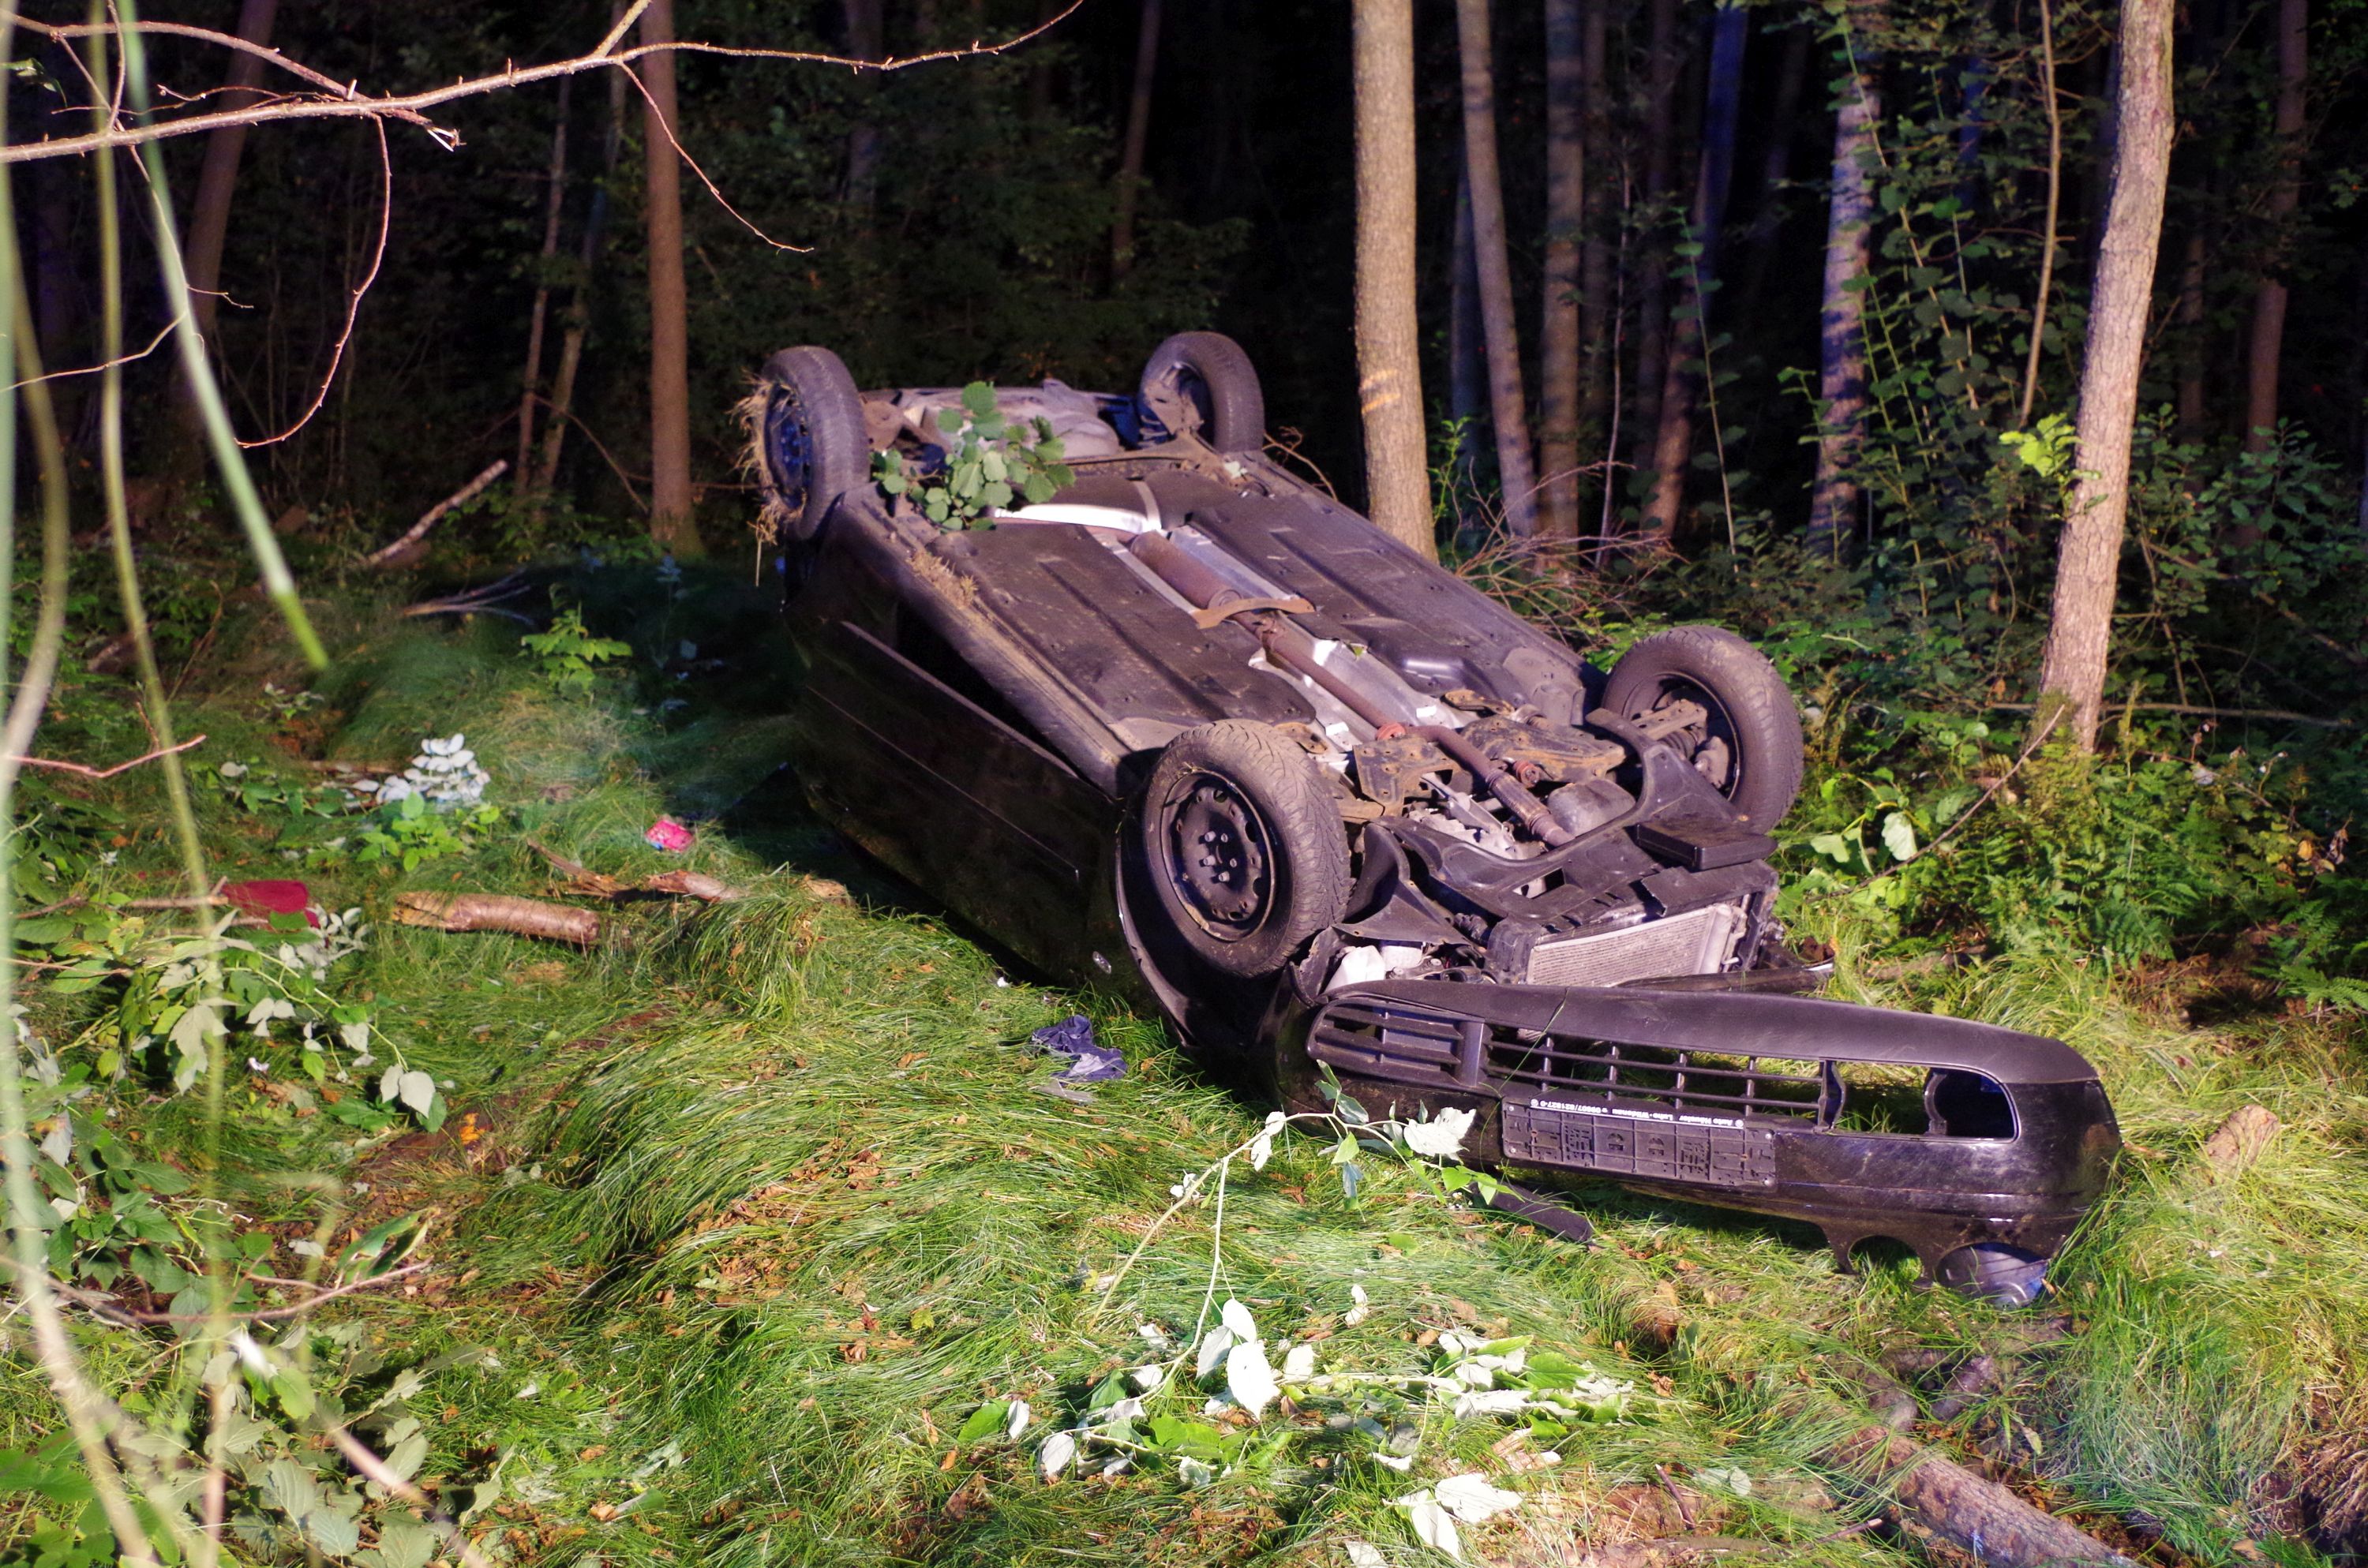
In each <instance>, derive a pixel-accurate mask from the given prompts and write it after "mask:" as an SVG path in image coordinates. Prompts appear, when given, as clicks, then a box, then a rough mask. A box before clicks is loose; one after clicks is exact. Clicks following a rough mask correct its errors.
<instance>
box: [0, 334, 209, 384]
mask: <svg viewBox="0 0 2368 1568" xmlns="http://www.w3.org/2000/svg"><path fill="white" fill-rule="evenodd" d="M180 324H181V318H180V317H179V316H175V317H174V318H173V319H172V320H171V321H168V322H166V323H165V324H164V325H163V326H162V327H160V328H158V329H157V333H156V335H155V336H154V337H152V338H150V339H149V340H148V347H145V348H142V350H140V352H139V353H137V354H119V355H117V356H116V357H115V358H112V359H108V360H104V361H102V362H100V363H98V364H96V365H77V366H75V367H74V369H71V370H51V371H49V372H47V373H45V374H43V375H40V376H38V377H35V378H34V380H36V381H68V380H71V379H72V378H74V377H75V376H97V375H102V374H104V373H106V372H107V371H108V370H120V369H122V368H123V367H124V366H126V365H129V364H131V363H133V362H134V361H136V360H141V359H145V358H148V356H150V355H151V354H154V353H155V352H156V350H158V349H159V348H162V347H165V339H166V338H168V337H170V336H172V335H173V329H174V328H175V327H177V326H179V325H180ZM32 384H33V382H32V381H15V382H12V383H10V385H9V386H8V388H7V390H8V391H10V392H18V391H21V390H22V389H24V388H26V387H28V386H31V385H32Z"/></svg>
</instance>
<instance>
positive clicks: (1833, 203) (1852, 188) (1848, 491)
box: [1809, 41, 1881, 556]
mask: <svg viewBox="0 0 2368 1568" xmlns="http://www.w3.org/2000/svg"><path fill="white" fill-rule="evenodd" d="M1860 50H1861V51H1860V52H1857V53H1856V54H1855V60H1856V68H1855V69H1853V70H1852V71H1851V73H1850V78H1849V80H1848V81H1847V82H1845V83H1844V85H1843V87H1842V101H1841V106H1840V108H1839V110H1838V112H1837V113H1836V114H1835V116H1834V176H1833V194H1832V196H1831V197H1830V198H1829V199H1828V200H1827V209H1826V280H1825V303H1824V307H1823V309H1822V310H1821V311H1820V312H1818V374H1817V398H1818V406H1819V410H1820V416H1819V421H1818V423H1819V426H1820V427H1821V431H1822V434H1821V435H1820V436H1819V437H1818V440H1817V475H1816V481H1815V483H1814V487H1813V489H1812V490H1811V492H1810V495H1809V543H1810V546H1811V548H1812V549H1815V550H1817V551H1823V552H1825V553H1827V554H1832V555H1837V556H1839V554H1840V553H1841V551H1842V541H1843V540H1846V539H1848V538H1849V537H1850V533H1851V532H1852V530H1853V529H1854V528H1856V526H1857V519H1858V512H1859V487H1858V481H1857V480H1856V479H1854V478H1852V477H1851V474H1850V466H1851V464H1852V462H1853V461H1854V460H1856V459H1857V456H1858V449H1859V443H1860V441H1861V438H1862V437H1864V434H1865V430H1866V294H1865V285H1866V277H1867V267H1868V261H1869V252H1868V238H1867V231H1868V229H1869V227H1870V226H1871V225H1872V223H1873V219H1874V178H1873V169H1872V167H1871V165H1873V161H1874V128H1875V121H1876V119H1877V117H1878V116H1879V115H1880V113H1881V104H1880V102H1879V99H1878V97H1877V93H1878V89H1877V87H1876V85H1875V82H1874V78H1873V70H1872V62H1871V61H1870V60H1869V59H1868V58H1867V56H1866V55H1865V54H1864V53H1863V52H1862V50H1863V42H1862V41H1861V42H1860Z"/></svg>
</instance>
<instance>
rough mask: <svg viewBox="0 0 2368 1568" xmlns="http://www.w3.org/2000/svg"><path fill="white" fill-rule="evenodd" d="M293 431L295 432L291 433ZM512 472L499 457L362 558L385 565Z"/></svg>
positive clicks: (507, 460)
mask: <svg viewBox="0 0 2368 1568" xmlns="http://www.w3.org/2000/svg"><path fill="white" fill-rule="evenodd" d="M290 433H291V434H292V433H293V432H290ZM509 471H510V460H509V459H507V458H496V459H495V460H494V461H493V462H492V464H491V465H489V466H488V467H487V468H486V469H485V471H484V472H483V473H480V474H479V475H477V477H476V478H474V479H472V480H471V481H469V483H466V484H464V485H462V486H461V488H460V489H458V490H455V491H454V492H452V494H450V495H447V496H446V497H444V499H442V500H441V501H438V502H437V503H436V505H434V506H430V507H428V508H427V511H425V512H423V513H421V514H420V516H419V520H418V521H417V522H416V523H414V524H412V525H411V527H410V528H407V529H405V530H404V534H403V537H402V538H401V539H398V540H395V541H394V542H393V544H390V545H388V546H386V547H385V548H384V549H383V550H374V551H370V553H369V554H368V555H365V556H363V557H362V564H363V565H365V566H384V565H386V564H388V563H389V562H393V560H394V559H395V558H396V557H398V556H400V555H402V554H403V553H404V551H407V550H409V549H410V548H411V547H412V546H413V545H415V544H417V543H418V542H419V541H420V540H423V539H426V538H427V530H428V529H430V528H434V527H435V526H436V525H437V524H438V523H440V522H442V521H443V520H444V517H445V515H446V514H447V513H449V512H450V511H452V510H453V509H454V508H455V507H459V506H467V505H468V504H469V503H470V502H472V501H474V500H475V499H476V498H477V497H478V496H480V495H482V494H484V492H485V487H486V486H487V485H489V484H491V483H493V482H494V481H495V480H497V479H499V478H500V477H501V476H502V475H504V474H506V473H507V472H509Z"/></svg>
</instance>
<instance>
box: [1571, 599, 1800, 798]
mask: <svg viewBox="0 0 2368 1568" xmlns="http://www.w3.org/2000/svg"><path fill="white" fill-rule="evenodd" d="M1678 702H1691V703H1694V704H1696V705H1698V706H1699V707H1700V708H1701V709H1702V712H1703V717H1702V719H1701V720H1700V721H1698V722H1695V723H1692V724H1689V725H1688V726H1686V727H1685V728H1684V729H1682V730H1679V731H1678V732H1677V733H1674V734H1672V735H1671V736H1670V737H1669V739H1670V741H1671V743H1672V744H1675V745H1676V746H1677V747H1678V748H1679V750H1680V751H1682V752H1684V753H1686V754H1687V756H1690V757H1691V758H1692V760H1693V765H1694V767H1695V769H1696V771H1698V772H1700V773H1701V774H1702V777H1703V778H1707V779H1709V780H1710V782H1711V784H1712V785H1713V787H1714V788H1716V790H1718V792H1719V793H1720V794H1722V795H1724V796H1725V797H1726V798H1727V800H1728V801H1730V802H1732V803H1733V804H1734V806H1735V809H1736V813H1737V814H1738V815H1740V816H1742V817H1743V818H1744V819H1745V820H1746V821H1748V822H1749V823H1750V824H1751V825H1752V826H1753V827H1756V828H1758V829H1759V831H1761V832H1762V833H1765V832H1767V831H1769V830H1770V829H1771V828H1773V827H1774V826H1775V825H1776V824H1778V823H1779V822H1781V821H1782V820H1783V816H1784V813H1785V812H1788V811H1790V810H1792V808H1793V797H1794V796H1796V795H1798V794H1799V793H1800V792H1801V766H1802V764H1801V714H1800V710H1798V709H1796V708H1794V707H1793V694H1792V693H1791V692H1790V691H1787V690H1786V689H1785V688H1784V680H1783V677H1782V676H1779V675H1778V674H1777V673H1776V666H1775V665H1771V664H1770V663H1769V662H1768V659H1767V656H1766V655H1765V654H1763V653H1760V652H1759V649H1757V648H1755V647H1753V646H1752V645H1751V644H1750V643H1748V642H1745V641H1744V640H1743V639H1742V638H1740V637H1737V636H1736V634H1735V633H1734V632H1732V631H1725V630H1724V629H1723V628H1720V627H1716V626H1678V627H1672V628H1670V629H1669V630H1668V631H1656V632H1655V633H1654V634H1653V635H1652V636H1650V637H1647V638H1645V639H1644V640H1643V641H1642V642H1638V643H1636V644H1635V645H1634V647H1632V648H1630V649H1629V650H1628V652H1627V653H1624V654H1622V656H1621V659H1620V662H1619V663H1618V664H1616V665H1612V666H1611V677H1610V678H1609V679H1608V680H1606V681H1605V682H1604V686H1603V705H1604V706H1605V707H1606V708H1609V709H1611V710H1612V711H1613V712H1615V713H1618V714H1620V715H1621V716H1622V717H1623V718H1629V719H1642V718H1644V717H1645V716H1646V715H1648V714H1651V713H1654V712H1656V711H1658V710H1663V709H1666V708H1668V707H1669V706H1671V705H1672V704H1674V703H1678Z"/></svg>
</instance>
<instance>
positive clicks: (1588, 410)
mask: <svg viewBox="0 0 2368 1568" xmlns="http://www.w3.org/2000/svg"><path fill="white" fill-rule="evenodd" d="M1603 6H1604V0H1579V71H1580V84H1579V91H1580V94H1581V97H1582V100H1583V103H1582V113H1581V117H1580V119H1579V129H1580V131H1581V133H1582V135H1583V136H1584V137H1585V138H1586V145H1585V147H1584V148H1582V150H1581V157H1580V162H1581V163H1582V164H1584V163H1585V162H1586V161H1587V155H1588V153H1592V154H1593V156H1594V159H1595V163H1596V165H1597V167H1598V168H1599V169H1600V168H1604V167H1607V166H1610V165H1613V164H1616V162H1617V158H1616V155H1615V150H1614V149H1613V147H1612V145H1611V105H1610V102H1609V100H1607V99H1606V97H1604V85H1603V84H1604V69H1603V58H1604V50H1605V47H1606V40H1605V36H1604V35H1605V28H1604V21H1603ZM1608 183H1609V182H1607V181H1606V180H1605V179H1604V178H1603V177H1602V176H1600V175H1599V176H1597V177H1596V179H1595V180H1594V181H1593V182H1592V183H1591V184H1590V185H1589V186H1588V187H1586V188H1584V189H1582V191H1581V192H1580V197H1581V203H1582V205H1581V210H1580V213H1579V223H1580V234H1579V242H1578V273H1579V297H1580V299H1581V300H1582V301H1584V303H1583V305H1582V310H1583V312H1584V314H1583V315H1582V317H1581V321H1580V331H1581V333H1582V335H1583V342H1584V347H1583V349H1582V350H1581V353H1580V356H1579V369H1578V377H1579V382H1578V384H1579V394H1578V426H1579V429H1580V430H1581V431H1582V432H1584V433H1585V434H1586V435H1587V436H1588V437H1596V436H1599V435H1600V433H1601V432H1602V430H1603V426H1604V416H1605V415H1606V414H1607V412H1608V411H1609V400H1610V398H1611V356H1612V353H1613V351H1614V350H1613V339H1614V337H1615V336H1616V335H1617V333H1618V330H1619V324H1620V308H1619V303H1618V298H1617V290H1618V282H1617V280H1616V279H1614V278H1613V277H1612V276H1611V242H1610V241H1609V240H1607V239H1605V237H1604V230H1605V228H1606V226H1607V225H1606V222H1605V215H1604V196H1603V193H1604V189H1605V187H1606V185H1607V184H1608ZM1600 483H1606V484H1608V483H1611V475H1610V471H1609V470H1606V471H1605V472H1604V473H1603V475H1602V476H1601V478H1600ZM1581 493H1582V494H1584V493H1585V487H1582V489H1581Z"/></svg>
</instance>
